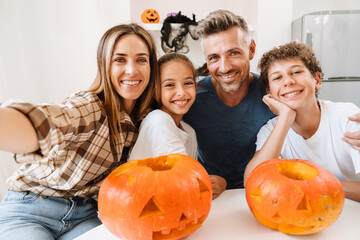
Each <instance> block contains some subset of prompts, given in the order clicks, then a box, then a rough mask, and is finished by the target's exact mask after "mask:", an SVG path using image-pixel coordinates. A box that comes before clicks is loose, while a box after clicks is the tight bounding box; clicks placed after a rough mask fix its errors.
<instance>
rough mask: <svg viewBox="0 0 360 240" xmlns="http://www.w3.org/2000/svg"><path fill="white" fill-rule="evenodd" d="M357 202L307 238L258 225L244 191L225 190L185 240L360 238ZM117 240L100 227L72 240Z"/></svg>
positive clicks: (328, 239) (350, 201) (353, 239)
mask: <svg viewBox="0 0 360 240" xmlns="http://www.w3.org/2000/svg"><path fill="white" fill-rule="evenodd" d="M359 217H360V203H358V202H355V201H352V200H349V199H345V206H344V208H343V211H342V213H341V215H340V217H339V218H338V219H337V221H336V222H335V223H333V224H332V225H331V226H330V227H328V228H327V229H325V230H323V231H321V232H319V233H316V234H313V235H308V236H295V235H287V234H283V233H281V232H278V231H275V230H272V229H269V228H267V227H264V226H263V225H261V224H260V223H259V222H258V221H257V220H256V219H255V217H254V216H253V215H252V213H251V212H250V209H249V208H248V205H247V203H246V200H245V191H244V189H236V190H227V191H225V192H224V193H223V194H221V195H220V196H219V197H218V198H217V199H215V200H214V201H213V202H212V206H211V210H210V213H209V216H208V217H207V219H206V220H205V222H204V223H203V225H202V226H201V227H200V228H199V229H198V230H196V231H195V232H194V233H193V234H191V235H190V236H187V237H186V238H184V239H186V240H195V239H196V240H198V239H201V240H202V239H206V240H219V239H226V240H233V239H246V240H252V239H254V240H259V239H265V240H279V239H281V240H286V239H316V240H321V239H326V240H331V239H338V240H358V239H360V224H359V221H360V220H359ZM98 239H106V240H119V238H117V237H116V236H114V235H112V234H111V233H110V232H109V231H108V230H107V229H106V228H105V227H104V225H100V226H98V227H96V228H94V229H92V230H90V231H88V232H86V233H84V234H82V235H81V236H79V237H78V238H76V240H98Z"/></svg>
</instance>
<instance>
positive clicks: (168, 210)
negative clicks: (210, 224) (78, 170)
mask: <svg viewBox="0 0 360 240" xmlns="http://www.w3.org/2000/svg"><path fill="white" fill-rule="evenodd" d="M211 199H212V188H211V181H210V177H209V175H208V174H207V172H206V170H205V168H204V167H203V166H202V165H201V164H200V163H199V162H198V161H196V160H195V159H193V158H191V157H188V156H185V155H181V154H169V155H165V156H160V157H156V158H147V159H143V160H132V161H129V162H127V163H125V164H123V165H121V166H119V167H118V168H117V169H115V170H114V171H113V172H112V173H111V174H110V175H109V176H108V177H107V178H106V179H105V180H104V182H103V183H102V185H101V187H100V192H99V199H98V208H99V216H100V219H101V221H102V222H103V224H104V225H105V227H106V228H107V229H108V230H109V231H110V232H112V233H113V234H114V235H116V236H118V237H120V238H121V239H124V240H125V239H131V240H134V239H136V240H141V239H154V240H156V239H179V238H182V237H185V236H186V235H189V234H191V233H192V232H194V231H195V230H196V229H197V228H199V227H200V226H201V224H202V223H203V222H204V220H205V219H206V217H207V216H208V214H209V211H210V206H211Z"/></svg>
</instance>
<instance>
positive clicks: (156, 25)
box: [140, 23, 256, 33]
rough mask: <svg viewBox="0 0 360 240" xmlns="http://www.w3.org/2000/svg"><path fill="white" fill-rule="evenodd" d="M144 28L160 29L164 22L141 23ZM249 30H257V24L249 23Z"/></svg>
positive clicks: (150, 29)
mask: <svg viewBox="0 0 360 240" xmlns="http://www.w3.org/2000/svg"><path fill="white" fill-rule="evenodd" d="M140 25H141V26H142V27H143V28H145V29H146V30H149V31H160V30H161V28H162V23H141V24H140ZM248 29H249V32H250V33H251V32H256V26H255V25H252V24H249V25H248Z"/></svg>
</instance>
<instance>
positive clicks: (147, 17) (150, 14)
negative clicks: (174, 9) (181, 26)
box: [141, 9, 160, 23]
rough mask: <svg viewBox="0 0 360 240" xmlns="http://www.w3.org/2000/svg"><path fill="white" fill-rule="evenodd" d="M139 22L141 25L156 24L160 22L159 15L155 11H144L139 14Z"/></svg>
mask: <svg viewBox="0 0 360 240" xmlns="http://www.w3.org/2000/svg"><path fill="white" fill-rule="evenodd" d="M141 21H142V22H143V23H158V22H159V21H160V15H159V13H158V12H157V11H156V10H155V9H146V10H145V11H144V12H143V13H142V14H141Z"/></svg>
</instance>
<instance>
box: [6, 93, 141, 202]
mask: <svg viewBox="0 0 360 240" xmlns="http://www.w3.org/2000/svg"><path fill="white" fill-rule="evenodd" d="M1 107H12V108H15V109H17V110H19V111H21V112H22V113H24V114H25V115H26V116H27V117H28V118H29V119H30V120H31V122H32V123H33V125H34V127H35V129H36V131H37V135H38V139H39V145H40V149H39V150H38V151H37V152H34V153H28V154H15V161H16V162H17V163H20V164H21V166H20V168H19V169H18V170H17V171H15V172H14V173H13V174H12V176H11V177H10V178H9V179H8V180H7V184H8V187H9V189H10V190H13V191H31V192H35V193H38V194H41V195H45V196H59V197H71V196H80V197H92V198H95V199H96V198H97V194H98V191H99V188H100V185H101V182H102V180H103V179H104V178H105V177H106V176H107V175H108V174H109V173H110V172H111V171H112V170H114V169H115V168H116V167H117V166H119V165H120V164H121V163H123V162H126V157H127V152H128V150H129V148H130V147H132V146H133V145H134V143H135V140H136V138H137V135H138V134H137V129H136V127H135V125H134V124H133V123H132V121H131V119H130V117H129V115H128V114H126V113H125V112H122V111H121V110H120V109H119V111H118V113H119V114H120V115H121V119H122V120H121V122H120V123H119V127H120V128H121V130H122V131H121V132H122V134H121V136H120V139H121V143H120V144H118V145H117V146H113V145H112V144H110V138H109V131H110V129H109V123H108V118H107V115H106V112H105V108H104V106H103V102H102V101H101V100H100V99H99V97H98V96H97V95H96V94H95V93H92V92H79V93H76V94H74V95H72V96H71V97H69V98H68V99H66V100H65V101H64V102H63V103H62V104H56V105H49V104H43V105H35V104H30V103H21V102H14V101H7V102H5V103H3V104H2V105H1ZM123 151H124V152H123ZM123 153H124V154H123ZM122 155H123V158H121V156H122Z"/></svg>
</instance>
